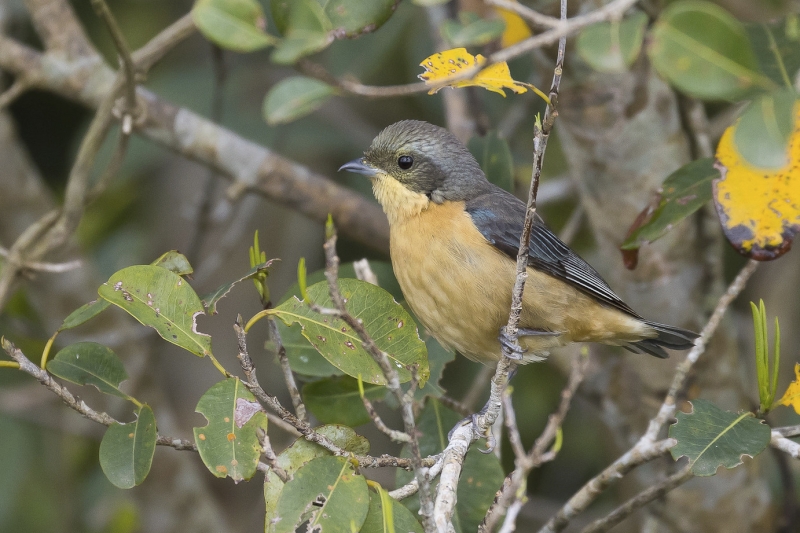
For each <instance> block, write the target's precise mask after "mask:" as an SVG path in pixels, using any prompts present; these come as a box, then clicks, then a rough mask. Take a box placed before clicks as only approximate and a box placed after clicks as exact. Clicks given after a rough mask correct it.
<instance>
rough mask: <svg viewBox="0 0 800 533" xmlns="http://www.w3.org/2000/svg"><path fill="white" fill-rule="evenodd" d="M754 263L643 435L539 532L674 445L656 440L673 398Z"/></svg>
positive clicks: (559, 525)
mask: <svg viewBox="0 0 800 533" xmlns="http://www.w3.org/2000/svg"><path fill="white" fill-rule="evenodd" d="M757 266H758V262H757V261H752V260H751V261H749V262H748V263H747V264H746V265H745V266H744V268H742V270H741V271H740V272H739V274H738V275H737V276H736V278H735V279H734V280H733V282H732V283H731V284H730V286H729V287H728V289H727V290H726V291H725V294H723V295H722V297H721V298H720V299H719V301H718V302H717V305H716V307H715V308H714V312H713V313H712V314H711V317H710V318H709V319H708V322H707V323H706V325H705V326H704V327H703V331H701V332H700V336H699V337H698V338H697V340H696V341H695V345H694V347H693V348H692V349H691V350H690V351H689V353H688V354H687V355H686V359H684V360H683V361H682V362H681V363H680V364H679V365H678V367H677V369H676V371H675V376H674V378H673V381H672V385H671V387H670V389H669V392H668V393H667V396H666V398H665V399H664V403H663V404H662V405H661V408H660V409H659V411H658V413H657V414H656V416H655V417H654V418H653V419H652V420H650V423H649V424H648V427H647V431H646V432H645V434H644V435H642V436H641V438H640V439H639V440H638V441H637V442H636V444H634V446H633V447H632V448H631V449H630V450H628V451H627V452H626V453H625V454H624V455H623V456H622V457H620V458H619V459H617V461H615V462H614V463H613V464H612V465H610V466H609V467H607V468H606V469H605V470H603V472H602V473H600V474H599V475H598V476H595V477H594V478H593V479H591V480H590V481H589V482H588V483H586V484H585V485H584V486H583V487H582V488H581V489H580V490H579V491H578V492H576V493H575V495H573V496H572V498H570V499H569V501H568V502H567V503H566V504H565V505H564V506H563V507H562V508H561V509H560V510H559V511H558V513H557V514H556V515H555V516H554V517H553V518H551V519H550V521H549V522H548V523H547V524H546V525H545V526H544V527H542V528H541V529H540V530H539V533H556V532H558V531H561V530H563V529H564V528H565V527H567V524H569V521H570V520H571V519H572V518H574V517H575V516H577V515H578V514H579V513H581V512H583V511H584V510H586V508H587V507H588V506H589V504H590V503H592V502H593V501H594V500H595V499H596V498H597V497H598V496H599V495H600V494H602V492H603V491H604V490H605V489H606V488H608V486H609V485H610V484H611V483H612V482H613V481H614V480H616V479H618V478H621V477H622V476H624V475H625V474H627V473H628V472H630V471H631V470H632V469H633V468H634V467H635V466H638V465H640V464H642V463H644V462H647V461H650V460H652V459H654V458H655V457H658V456H660V455H661V454H663V453H665V452H666V451H667V450H668V449H669V448H670V447H671V446H673V445H674V443H675V441H674V440H673V439H666V440H662V441H656V438H657V437H658V434H659V433H660V432H661V429H662V427H663V426H664V424H666V423H667V421H668V420H670V419H671V418H672V417H673V415H674V414H675V403H676V399H677V396H678V394H679V392H680V391H681V390H682V389H683V386H684V383H685V381H686V377H687V376H688V374H689V371H690V370H691V369H692V367H693V366H694V364H695V363H696V362H697V360H698V359H699V358H700V356H701V355H702V354H703V353H704V352H705V348H706V345H707V344H708V342H709V340H710V339H711V337H712V336H713V334H714V332H715V331H716V329H717V326H719V323H720V321H721V320H722V317H723V315H724V314H725V311H726V310H727V309H728V306H729V305H730V304H731V302H733V300H734V299H736V297H737V296H738V295H739V293H741V291H742V289H744V286H745V284H746V282H747V280H748V279H749V278H750V276H751V275H752V274H753V272H755V269H756V267H757Z"/></svg>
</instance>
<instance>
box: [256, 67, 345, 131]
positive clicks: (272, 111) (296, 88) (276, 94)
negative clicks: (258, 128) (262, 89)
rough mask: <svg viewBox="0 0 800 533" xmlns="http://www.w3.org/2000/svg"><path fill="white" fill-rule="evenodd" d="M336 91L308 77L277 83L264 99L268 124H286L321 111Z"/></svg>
mask: <svg viewBox="0 0 800 533" xmlns="http://www.w3.org/2000/svg"><path fill="white" fill-rule="evenodd" d="M334 94H336V89H335V88H334V87H332V86H330V85H328V84H327V83H325V82H323V81H319V80H315V79H314V78H308V77H306V76H294V77H292V78H287V79H284V80H281V81H279V82H278V83H276V84H275V85H274V86H273V87H272V89H270V91H269V93H267V96H266V97H265V98H264V108H263V114H264V119H265V120H266V121H267V124H269V125H270V126H274V125H276V124H285V123H287V122H291V121H293V120H296V119H298V118H300V117H304V116H306V115H308V114H309V113H312V112H313V111H316V110H317V109H319V108H320V107H321V106H322V104H324V103H325V102H326V101H327V100H328V98H330V97H331V96H333V95H334Z"/></svg>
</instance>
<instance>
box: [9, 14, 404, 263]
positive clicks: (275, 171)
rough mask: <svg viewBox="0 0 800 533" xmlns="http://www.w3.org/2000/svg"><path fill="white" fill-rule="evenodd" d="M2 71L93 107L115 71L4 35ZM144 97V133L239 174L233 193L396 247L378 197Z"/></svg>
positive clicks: (175, 29) (161, 41)
mask: <svg viewBox="0 0 800 533" xmlns="http://www.w3.org/2000/svg"><path fill="white" fill-rule="evenodd" d="M187 17H188V15H187ZM193 29H194V28H193V26H192V25H191V20H190V19H188V18H186V17H184V18H182V19H180V20H179V21H178V22H176V23H175V24H173V25H172V26H170V27H169V28H167V29H166V30H164V32H162V33H161V34H159V35H158V36H156V37H155V38H154V39H153V40H151V41H150V43H148V44H147V45H145V46H144V47H143V48H142V49H140V50H139V51H137V52H135V53H134V54H133V58H134V61H137V62H138V61H140V60H141V61H143V63H144V64H145V66H146V63H147V62H148V61H155V60H156V59H157V58H159V57H160V54H163V53H164V50H165V49H166V48H168V47H169V46H171V45H173V44H174V43H176V42H178V41H180V39H182V38H184V37H185V36H186V35H189V34H191V32H192V31H193ZM137 65H138V63H137ZM0 68H2V69H5V70H7V71H8V72H9V73H11V74H13V75H15V76H20V75H24V76H26V77H27V79H28V81H29V82H30V83H31V84H32V86H35V87H37V88H40V89H44V90H48V91H51V92H54V93H56V94H60V95H62V96H64V97H66V98H68V99H70V100H74V101H78V102H80V103H82V104H84V105H87V106H89V107H97V106H99V105H100V102H102V101H103V99H104V97H105V96H106V94H107V93H108V89H109V87H110V86H111V85H112V83H113V79H114V74H113V72H112V71H111V70H110V69H109V68H108V67H107V66H105V65H103V64H102V63H100V62H86V61H68V60H65V59H64V58H61V57H58V56H51V55H49V54H47V55H43V54H40V53H38V52H36V51H35V50H32V49H30V48H28V47H26V46H24V45H21V44H19V43H17V42H16V41H14V40H13V39H9V38H8V37H5V36H3V35H0ZM138 95H139V102H138V103H139V104H140V105H141V106H142V114H143V116H144V117H145V119H144V120H145V121H144V123H143V124H142V126H141V127H140V128H139V129H138V130H137V131H138V133H140V134H141V135H142V136H144V137H146V138H148V139H150V140H153V141H155V142H156V143H157V144H160V145H162V146H165V147H167V148H170V149H172V150H173V151H175V152H176V153H178V154H180V155H182V156H184V157H187V158H189V159H192V160H195V161H198V162H199V163H201V164H203V165H205V166H207V167H208V168H211V169H212V170H214V171H216V172H218V173H220V174H222V175H224V176H226V177H228V178H229V179H231V181H232V185H231V188H230V190H229V193H230V194H231V195H233V196H237V195H239V194H241V193H243V192H255V193H258V194H261V195H262V196H265V197H266V198H268V199H271V200H273V201H276V202H279V203H281V204H282V205H285V206H287V207H289V208H291V209H295V210H297V211H299V212H301V213H303V214H304V215H306V216H308V217H309V218H311V219H313V220H317V221H319V222H324V221H325V219H326V217H327V213H331V214H332V216H333V219H334V222H335V223H336V225H337V227H339V228H340V229H341V230H342V231H343V232H345V233H346V234H347V235H348V237H350V238H352V239H354V240H356V241H358V242H360V243H362V244H365V245H367V246H369V247H370V248H372V249H375V250H378V251H381V252H387V251H388V243H389V225H388V222H387V221H386V216H385V215H384V214H383V212H382V211H381V209H380V207H379V206H378V205H377V204H376V203H375V202H373V201H372V200H369V199H367V198H366V197H364V196H362V195H360V194H359V193H357V192H355V191H352V190H350V189H348V188H346V187H343V186H341V185H338V184H337V183H335V182H334V181H333V180H330V179H328V178H326V177H324V176H321V175H319V174H316V173H314V172H312V171H311V170H309V169H308V168H307V167H304V166H302V165H299V164H298V163H296V162H294V161H292V160H289V159H287V158H284V157H282V156H280V155H278V154H277V153H275V152H273V151H272V150H269V149H268V148H265V147H263V146H260V145H258V144H256V143H254V142H252V141H249V140H247V139H245V138H243V137H241V136H239V135H237V134H236V133H234V132H232V131H230V130H228V129H226V128H224V127H222V126H220V125H219V124H216V123H214V122H212V121H209V120H207V119H205V118H203V117H201V116H199V115H197V114H195V113H193V112H192V111H189V110H188V109H184V108H180V107H177V106H175V105H173V104H171V103H169V102H167V101H165V100H162V99H161V98H159V97H158V96H157V95H155V94H153V93H151V92H149V91H147V90H146V89H144V88H141V87H140V88H139V89H138Z"/></svg>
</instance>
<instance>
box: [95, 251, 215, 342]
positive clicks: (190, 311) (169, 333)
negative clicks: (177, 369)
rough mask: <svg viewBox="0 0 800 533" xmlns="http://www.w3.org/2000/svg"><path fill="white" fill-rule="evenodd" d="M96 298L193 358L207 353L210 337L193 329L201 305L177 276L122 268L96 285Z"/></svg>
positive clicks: (139, 267) (153, 268)
mask: <svg viewBox="0 0 800 533" xmlns="http://www.w3.org/2000/svg"><path fill="white" fill-rule="evenodd" d="M97 292H98V293H99V294H100V296H101V297H102V298H104V299H106V300H108V301H109V302H111V303H112V304H114V305H116V306H118V307H120V308H122V309H124V310H125V311H127V312H128V313H130V314H131V316H133V318H135V319H136V320H138V321H139V322H141V323H142V324H144V325H145V326H150V327H151V328H153V329H155V330H156V332H158V334H159V335H161V337H162V338H163V339H164V340H166V341H169V342H171V343H173V344H176V345H178V346H180V347H181V348H184V349H186V350H188V351H190V352H192V353H193V354H195V355H198V356H200V357H203V356H205V355H208V354H210V353H211V337H210V336H208V335H206V334H205V333H199V332H198V331H197V330H196V323H195V319H196V318H197V316H198V315H202V314H203V304H202V303H201V302H200V298H198V297H197V294H196V293H195V292H194V289H192V288H191V287H190V286H189V284H188V283H187V282H186V280H184V279H183V278H182V277H180V276H179V275H177V274H175V273H174V272H170V271H169V270H167V269H165V268H161V267H157V266H153V265H136V266H130V267H127V268H123V269H122V270H120V271H118V272H117V273H115V274H114V275H113V276H111V277H110V278H109V279H108V282H106V283H104V284H103V285H101V286H100V288H99V289H98V291H97Z"/></svg>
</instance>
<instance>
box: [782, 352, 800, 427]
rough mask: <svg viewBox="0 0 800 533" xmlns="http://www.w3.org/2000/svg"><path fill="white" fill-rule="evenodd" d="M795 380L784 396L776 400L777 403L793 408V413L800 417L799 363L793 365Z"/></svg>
mask: <svg viewBox="0 0 800 533" xmlns="http://www.w3.org/2000/svg"><path fill="white" fill-rule="evenodd" d="M794 375H795V380H794V381H792V382H791V383H790V384H789V388H788V389H786V394H784V395H783V398H781V399H780V400H778V403H779V404H781V405H785V406H786V407H794V411H795V412H796V413H797V414H798V415H800V363H798V364H795V365H794Z"/></svg>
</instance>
